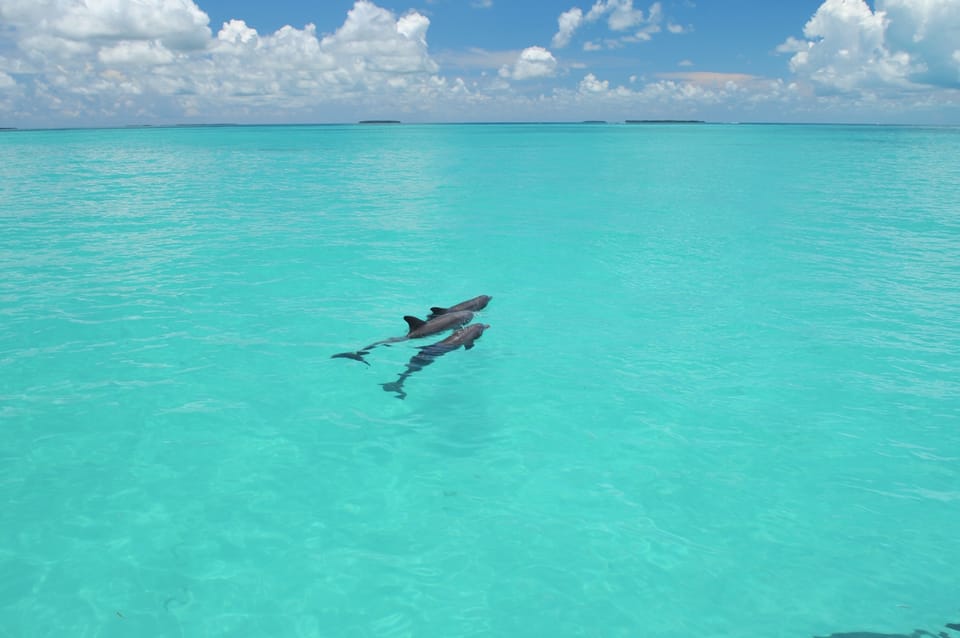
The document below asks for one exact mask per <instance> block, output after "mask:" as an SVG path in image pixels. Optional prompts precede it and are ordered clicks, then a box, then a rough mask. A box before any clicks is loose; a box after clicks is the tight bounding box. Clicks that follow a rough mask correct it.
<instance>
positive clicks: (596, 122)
mask: <svg viewBox="0 0 960 638" xmlns="http://www.w3.org/2000/svg"><path fill="white" fill-rule="evenodd" d="M580 123H581V124H606V123H607V121H606V120H584V121H582V122H580Z"/></svg>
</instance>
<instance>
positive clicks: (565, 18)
mask: <svg viewBox="0 0 960 638" xmlns="http://www.w3.org/2000/svg"><path fill="white" fill-rule="evenodd" d="M581 23H583V11H582V10H581V9H580V8H579V7H574V8H572V9H570V10H569V11H564V12H563V13H561V14H560V17H559V18H557V26H558V27H559V29H558V30H557V33H556V35H554V36H553V40H552V42H551V44H552V45H553V46H554V47H555V48H557V49H562V48H563V47H565V46H567V45H568V44H570V38H572V37H573V34H574V32H576V30H577V29H578V28H579V27H580V24H581Z"/></svg>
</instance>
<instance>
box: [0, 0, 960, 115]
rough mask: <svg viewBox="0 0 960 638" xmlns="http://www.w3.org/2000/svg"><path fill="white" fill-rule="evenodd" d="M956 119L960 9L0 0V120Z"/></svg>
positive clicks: (890, 0) (806, 1)
mask: <svg viewBox="0 0 960 638" xmlns="http://www.w3.org/2000/svg"><path fill="white" fill-rule="evenodd" d="M370 118H391V119H401V120H404V121H411V122H419V121H491V120H515V121H555V120H566V121H570V120H574V121H575V120H581V119H603V120H610V121H617V120H622V119H628V118H694V119H705V120H710V121H788V122H790V121H800V122H895V123H934V124H960V2H958V1H957V0H872V1H870V2H868V1H866V0H790V1H789V2H774V1H772V0H726V1H724V2H717V1H715V0H714V1H707V0H661V1H660V2H641V1H637V0H590V1H587V2H578V1H577V0H564V1H562V2H555V1H552V0H550V1H547V0H544V1H540V2H518V1H511V2H507V1H506V0H418V1H416V2H402V1H400V2H394V1H392V0H391V1H388V0H379V1H376V0H333V1H330V0H328V1H325V2H316V3H303V2H295V1H293V0H273V1H272V2H262V1H257V2H254V1H251V0H233V1H229V2H228V1H226V0H138V1H137V2H132V1H131V0H0V126H15V127H35V126H39V127H44V126H100V125H125V124H169V123H183V122H197V123H200V122H242V123H257V122H263V123H287V122H339V121H346V122H352V121H356V120H358V119H370Z"/></svg>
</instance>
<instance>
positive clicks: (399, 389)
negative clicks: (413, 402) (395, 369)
mask: <svg viewBox="0 0 960 638" xmlns="http://www.w3.org/2000/svg"><path fill="white" fill-rule="evenodd" d="M380 385H381V386H383V389H384V390H385V391H387V392H396V393H397V398H398V399H405V398H406V397H407V393H406V392H404V391H403V383H401V382H400V381H391V382H390V383H381V384H380Z"/></svg>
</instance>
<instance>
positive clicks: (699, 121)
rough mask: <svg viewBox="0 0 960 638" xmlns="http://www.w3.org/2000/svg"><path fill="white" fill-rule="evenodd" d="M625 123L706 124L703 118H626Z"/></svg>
mask: <svg viewBox="0 0 960 638" xmlns="http://www.w3.org/2000/svg"><path fill="white" fill-rule="evenodd" d="M627 124H706V122H705V121H703V120H627Z"/></svg>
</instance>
